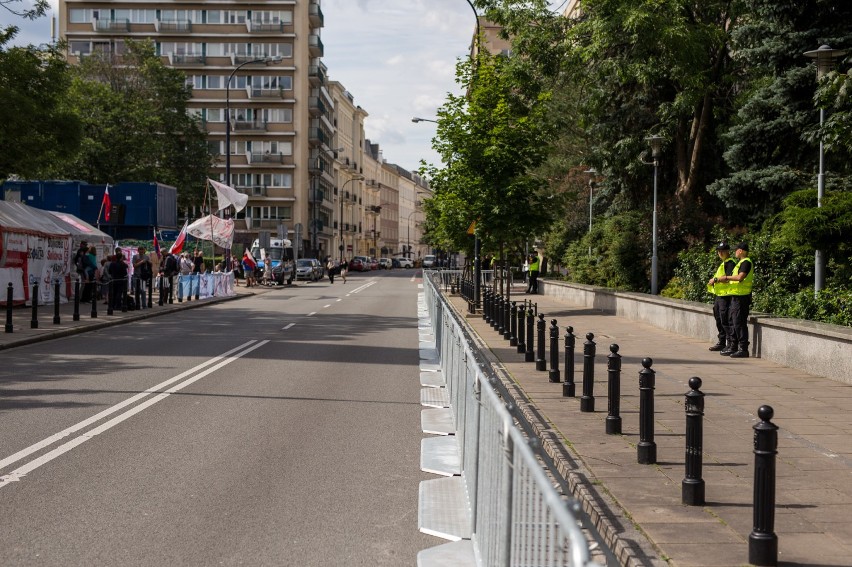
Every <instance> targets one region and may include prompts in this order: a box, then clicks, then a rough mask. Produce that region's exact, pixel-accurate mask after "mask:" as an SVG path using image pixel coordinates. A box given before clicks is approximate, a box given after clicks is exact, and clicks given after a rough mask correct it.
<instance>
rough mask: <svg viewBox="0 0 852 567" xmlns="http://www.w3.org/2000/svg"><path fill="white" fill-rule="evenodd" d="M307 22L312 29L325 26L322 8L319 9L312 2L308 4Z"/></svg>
mask: <svg viewBox="0 0 852 567" xmlns="http://www.w3.org/2000/svg"><path fill="white" fill-rule="evenodd" d="M308 20H309V21H310V23H311V27H312V28H321V27H323V26H324V25H325V17H324V16H323V15H322V8H320V5H319V3H317V2H316V1H314V0H312V1H311V3H310V4H308Z"/></svg>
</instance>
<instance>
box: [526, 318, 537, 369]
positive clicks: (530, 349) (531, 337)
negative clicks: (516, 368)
mask: <svg viewBox="0 0 852 567" xmlns="http://www.w3.org/2000/svg"><path fill="white" fill-rule="evenodd" d="M534 361H535V315H534V314H533V312H532V309H528V310H527V352H526V353H524V362H534Z"/></svg>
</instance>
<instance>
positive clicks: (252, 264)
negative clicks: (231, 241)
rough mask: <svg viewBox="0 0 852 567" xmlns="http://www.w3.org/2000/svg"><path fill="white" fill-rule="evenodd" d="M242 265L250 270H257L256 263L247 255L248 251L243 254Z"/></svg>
mask: <svg viewBox="0 0 852 567" xmlns="http://www.w3.org/2000/svg"><path fill="white" fill-rule="evenodd" d="M243 264H245V265H247V266H249V267H250V268H251V269H252V270H254V269H256V268H257V261H256V260H255V259H254V257H253V256H252V255H251V254H249V251H248V249H246V250H245V252H243Z"/></svg>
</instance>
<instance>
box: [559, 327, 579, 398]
mask: <svg viewBox="0 0 852 567" xmlns="http://www.w3.org/2000/svg"><path fill="white" fill-rule="evenodd" d="M576 340H577V337H575V336H574V327H568V328H566V329H565V383H564V384H563V385H562V396H563V397H565V398H573V397H574V396H575V395H576V385H575V384H574V347H575V346H576Z"/></svg>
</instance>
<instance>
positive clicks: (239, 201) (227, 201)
mask: <svg viewBox="0 0 852 567" xmlns="http://www.w3.org/2000/svg"><path fill="white" fill-rule="evenodd" d="M207 181H209V182H210V184H211V185H213V188H214V189H216V198H217V200H218V202H219V208H218V209H217V210H219V211H221V210H222V209H226V208H228V207H230V206H231V205H234V207H235V208H236V209H237V212H239V211H242V210H243V209H245V208H246V203H248V195H245V194H243V193H240V192H239V191H237V190H236V189H234V188H233V187H229V186H227V185H225V184H224V183H219V182H218V181H213V180H212V179H208V180H207Z"/></svg>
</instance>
